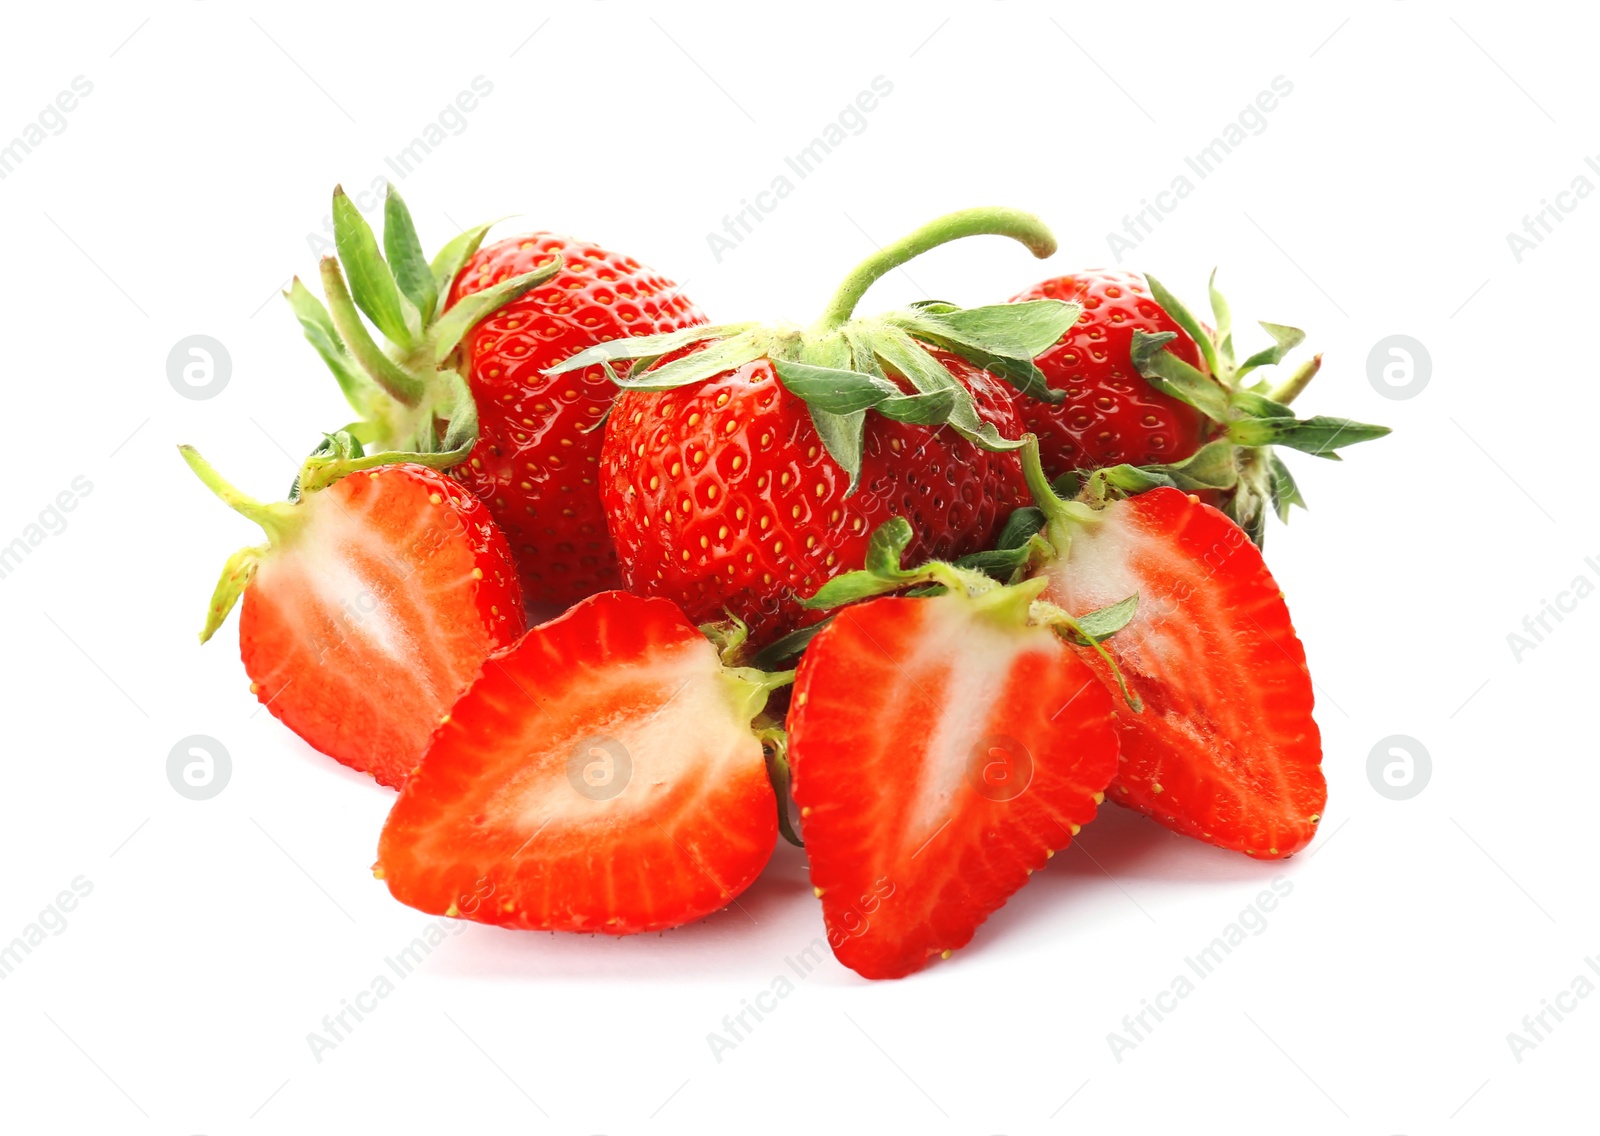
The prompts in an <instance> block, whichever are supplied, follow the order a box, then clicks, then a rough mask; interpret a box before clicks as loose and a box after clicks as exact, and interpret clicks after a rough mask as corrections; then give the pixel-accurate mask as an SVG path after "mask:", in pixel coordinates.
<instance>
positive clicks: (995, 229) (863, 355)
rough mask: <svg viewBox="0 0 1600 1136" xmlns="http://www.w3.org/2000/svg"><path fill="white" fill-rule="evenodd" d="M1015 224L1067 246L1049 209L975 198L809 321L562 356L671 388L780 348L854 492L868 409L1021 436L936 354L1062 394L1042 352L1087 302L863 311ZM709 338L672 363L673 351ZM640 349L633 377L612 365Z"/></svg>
mask: <svg viewBox="0 0 1600 1136" xmlns="http://www.w3.org/2000/svg"><path fill="white" fill-rule="evenodd" d="M979 235H992V236H1006V237H1010V238H1012V239H1013V240H1016V241H1018V242H1020V243H1021V244H1023V245H1025V246H1026V247H1027V248H1028V249H1029V250H1030V251H1031V252H1033V254H1034V255H1035V256H1040V257H1045V256H1049V255H1050V254H1051V253H1053V252H1054V251H1055V238H1054V237H1053V236H1051V234H1050V231H1049V229H1047V228H1046V227H1045V226H1044V223H1043V222H1041V221H1040V220H1039V219H1038V218H1036V217H1034V216H1032V215H1030V214H1027V213H1022V212H1019V211H1017V210H1015V209H1003V208H980V209H966V210H961V211H959V212H956V213H951V214H949V215H947V216H945V217H941V218H939V219H937V220H935V221H933V222H931V223H929V224H928V225H925V226H923V227H922V228H921V229H918V230H917V231H916V232H914V233H912V234H910V235H909V236H907V237H905V238H903V239H902V240H899V241H896V242H895V243H894V244H891V245H888V246H887V247H885V248H883V249H881V250H879V251H878V252H877V253H874V254H873V255H872V256H870V257H868V258H867V259H866V260H864V261H863V262H862V263H861V264H860V265H858V266H857V267H856V268H855V269H854V270H853V271H852V272H851V273H850V274H849V275H848V276H846V278H845V280H844V282H843V283H842V284H841V285H840V286H839V289H838V291H837V292H836V293H835V294H834V296H833V298H832V299H831V300H830V301H829V303H828V305H827V307H826V308H825V309H824V310H823V314H822V316H821V318H820V319H818V320H817V322H816V323H815V324H813V325H812V326H811V327H809V328H799V327H795V326H792V325H781V326H767V325H762V324H756V323H741V324H724V325H720V326H712V327H696V328H689V329H686V330H684V331H678V332H672V333H670V334H667V335H652V336H644V337H640V338H637V339H625V340H621V341H617V342H610V343H602V344H599V345H597V346H595V347H592V348H590V349H589V350H587V351H584V352H581V353H580V354H577V355H574V356H573V357H572V358H570V359H568V360H566V361H565V362H563V363H560V364H558V365H557V366H555V367H552V368H551V369H550V370H549V371H548V372H547V373H548V374H552V375H554V374H561V373H563V372H566V371H573V370H579V369H582V368H584V367H591V366H596V365H599V366H604V367H606V368H607V370H608V373H610V374H611V377H612V379H613V380H614V381H615V382H616V383H617V385H618V386H619V387H621V388H622V389H624V390H639V391H664V390H673V389H675V388H677V387H682V386H688V385H690V384H692V383H699V382H704V381H705V380H707V379H709V378H711V377H713V376H715V375H718V374H721V373H723V372H725V371H731V370H735V369H737V368H739V367H742V366H745V365H746V364H748V363H752V362H754V361H756V360H757V359H763V358H765V359H769V360H771V362H772V364H773V369H774V370H775V371H776V373H777V376H778V381H779V382H780V383H782V384H783V386H784V387H785V389H787V390H788V391H789V392H790V393H791V394H793V395H795V396H796V397H798V398H800V399H801V400H802V401H804V402H805V403H806V405H807V407H808V409H809V410H810V412H811V420H812V423H813V424H814V425H815V426H816V429H817V434H818V436H819V437H820V438H821V440H822V444H823V446H824V447H825V448H826V449H827V451H828V454H829V456H831V457H832V458H833V460H834V461H835V462H837V463H838V464H839V465H840V466H841V467H842V468H843V469H844V470H845V471H846V472H847V473H848V474H849V475H850V491H851V492H854V491H855V488H856V484H857V481H858V480H859V478H860V474H861V457H862V444H863V434H864V431H865V425H866V415H867V413H868V412H869V411H870V412H872V413H876V414H881V415H883V416H884V417H885V418H889V419H892V420H894V421H898V422H911V423H916V424H919V425H925V426H945V425H948V426H950V427H951V428H952V429H953V430H955V431H956V433H958V434H959V435H961V436H962V437H964V438H966V439H967V440H969V441H971V442H973V443H975V444H976V445H979V446H982V447H984V448H985V449H989V450H996V451H1001V450H1014V449H1017V448H1018V447H1019V446H1020V445H1021V443H1020V442H1019V441H1017V440H1015V439H1009V438H1005V437H1002V436H1001V435H1000V433H999V431H998V430H996V429H995V427H994V424H993V423H991V422H988V421H986V420H985V419H984V418H983V417H982V416H981V415H980V414H979V413H978V408H977V405H976V403H975V402H974V401H973V399H972V396H971V394H970V393H968V391H967V389H966V388H965V387H963V386H962V385H961V383H960V382H959V381H958V380H957V379H956V378H955V376H953V375H952V374H951V373H950V371H949V370H948V369H947V368H946V367H945V366H944V364H942V363H940V362H939V360H938V359H937V358H936V357H935V356H934V354H933V351H935V350H937V351H944V352H948V353H950V354H954V355H957V356H959V357H961V358H962V359H965V360H966V361H967V362H969V363H971V364H972V365H974V366H976V367H980V368H982V369H984V370H986V371H988V372H990V373H991V374H994V375H996V376H998V377H999V378H1001V379H1004V380H1005V381H1007V382H1009V383H1011V384H1012V385H1013V386H1015V387H1016V388H1017V389H1018V390H1020V391H1022V392H1023V393H1025V394H1027V395H1029V396H1030V397H1033V398H1038V399H1041V400H1044V401H1047V402H1059V401H1061V398H1062V395H1061V394H1060V393H1059V392H1056V391H1052V390H1050V388H1049V386H1048V384H1047V383H1046V382H1045V378H1044V375H1043V374H1042V373H1041V372H1040V371H1039V369H1038V367H1036V366H1035V365H1034V363H1033V360H1034V358H1035V357H1036V356H1038V355H1039V354H1041V353H1042V352H1043V351H1044V350H1045V349H1046V348H1048V347H1049V346H1050V345H1051V344H1052V343H1054V342H1056V340H1058V339H1060V338H1061V336H1062V334H1063V333H1064V332H1065V331H1066V330H1067V328H1069V327H1071V326H1072V324H1073V322H1074V321H1076V320H1077V318H1078V317H1079V316H1080V315H1081V314H1082V309H1081V308H1079V307H1078V305H1076V304H1067V303H1062V302H1060V301H1058V300H1033V301H1029V302H1027V303H1020V304H997V305H994V306H991V307H982V308H959V307H957V306H956V305H954V304H949V303H944V302H942V301H923V302H919V303H915V304H912V305H910V306H909V307H907V308H905V309H902V310H899V311H894V312H889V313H886V314H883V315H879V316H871V317H861V318H856V317H855V316H854V314H853V313H854V311H855V307H856V305H857V303H859V302H860V300H861V297H862V296H863V295H865V293H866V291H867V289H868V288H870V287H871V286H872V284H873V283H874V282H875V281H877V280H878V279H879V278H881V277H882V276H883V275H884V274H885V273H887V272H889V271H890V270H892V269H894V268H895V267H897V266H899V265H901V264H904V263H905V262H906V261H908V260H910V259H911V258H913V257H916V256H920V255H921V254H922V253H924V252H927V251H928V250H930V249H933V248H936V247H938V246H939V245H942V244H945V243H947V242H949V241H953V240H958V239H960V238H963V237H970V236H979ZM697 344H704V345H705V346H704V347H703V348H702V349H701V350H699V351H695V352H693V353H690V354H686V355H681V356H679V357H677V358H674V359H672V360H671V361H670V362H666V363H662V362H661V359H662V358H663V357H665V356H668V355H672V354H674V353H676V352H680V351H682V350H683V349H685V348H688V347H692V346H695V345H697ZM622 360H628V361H630V362H631V364H632V365H631V367H630V368H629V370H628V374H627V376H626V377H618V376H617V375H616V373H615V372H614V371H611V370H610V365H611V364H612V363H614V362H619V361H622Z"/></svg>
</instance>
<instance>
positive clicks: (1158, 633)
mask: <svg viewBox="0 0 1600 1136" xmlns="http://www.w3.org/2000/svg"><path fill="white" fill-rule="evenodd" d="M1023 462H1024V466H1025V467H1026V468H1029V473H1030V484H1032V485H1033V486H1034V495H1035V498H1036V500H1038V501H1039V503H1040V506H1041V508H1042V509H1043V512H1044V514H1045V516H1046V517H1047V518H1048V520H1047V523H1046V524H1045V526H1044V530H1043V533H1042V541H1043V547H1044V548H1045V549H1046V550H1047V551H1046V552H1045V553H1044V554H1043V555H1042V556H1040V555H1037V554H1036V555H1035V560H1036V564H1035V567H1034V568H1033V572H1034V574H1035V575H1036V576H1037V577H1038V578H1040V579H1043V580H1046V581H1048V586H1047V587H1046V589H1045V591H1044V592H1043V594H1042V598H1044V599H1046V600H1049V601H1050V602H1052V603H1055V604H1057V605H1059V606H1060V607H1062V608H1064V609H1066V610H1067V611H1070V612H1082V611H1091V610H1095V609H1099V608H1102V607H1104V606H1105V605H1106V604H1108V603H1115V602H1117V601H1119V600H1121V599H1122V598H1123V597H1126V596H1130V595H1132V594H1135V593H1136V594H1137V595H1138V605H1137V608H1136V610H1135V611H1134V613H1133V615H1132V618H1131V620H1130V621H1129V622H1128V623H1127V624H1126V626H1124V627H1123V628H1122V629H1121V630H1120V631H1118V632H1117V633H1116V634H1115V635H1113V636H1111V637H1110V638H1109V639H1107V640H1106V641H1105V643H1104V648H1103V649H1104V650H1105V651H1106V652H1108V653H1109V656H1110V658H1111V659H1114V660H1115V661H1116V664H1117V668H1118V669H1119V670H1120V672H1121V674H1120V679H1121V681H1123V682H1125V683H1126V689H1127V691H1128V692H1129V693H1130V694H1131V695H1132V697H1133V699H1134V700H1135V701H1136V702H1140V703H1142V704H1143V709H1142V711H1141V712H1134V711H1133V710H1131V709H1130V708H1128V707H1127V706H1125V705H1119V706H1118V707H1117V718H1118V728H1119V731H1120V733H1121V736H1122V767H1121V769H1120V771H1119V772H1118V774H1117V779H1116V781H1115V782H1114V783H1113V784H1112V786H1111V792H1110V796H1111V799H1112V800H1114V801H1116V802H1118V803H1119V804H1125V805H1127V806H1129V807H1130V808H1134V809H1137V810H1138V811H1140V812H1142V813H1145V814H1147V815H1149V816H1151V817H1154V818H1155V819H1156V820H1158V821H1160V822H1161V823H1162V824H1164V825H1166V826H1167V827H1168V828H1170V829H1172V830H1173V831H1175V832H1181V833H1183V834H1185V835H1187V836H1193V837H1195V838H1197V839H1200V840H1204V841H1206V842H1208V843H1211V844H1215V845H1217V846H1219V847H1222V848H1232V849H1236V850H1238V851H1240V852H1244V853H1246V854H1248V855H1251V856H1258V857H1261V858H1263V859H1276V858H1279V857H1283V856H1288V855H1290V854H1292V853H1294V852H1297V851H1299V850H1300V849H1301V848H1304V847H1305V846H1306V845H1307V844H1309V843H1310V842H1311V838H1312V837H1313V836H1314V835H1315V834H1316V830H1317V823H1318V822H1319V821H1320V820H1321V818H1322V812H1323V809H1324V807H1325V805H1326V804H1327V797H1328V790H1327V783H1326V781H1325V780H1324V778H1323V775H1322V767H1321V763H1322V744H1321V735H1320V734H1319V732H1318V730H1317V724H1316V721H1315V720H1314V719H1313V718H1312V715H1311V710H1312V703H1313V693H1312V686H1311V675H1310V672H1309V671H1308V670H1307V668H1306V654H1305V648H1304V647H1303V646H1302V645H1301V643H1300V639H1299V637H1298V636H1296V635H1295V631H1294V626H1293V624H1292V623H1291V622H1290V619H1289V609H1288V607H1287V606H1286V605H1285V604H1284V601H1283V592H1282V590H1281V589H1280V588H1279V587H1278V583H1277V581H1276V580H1274V579H1273V578H1272V573H1271V572H1269V571H1268V570H1267V566H1266V563H1265V561H1263V560H1262V558H1261V552H1260V550H1259V549H1258V548H1257V547H1256V546H1255V545H1254V544H1253V543H1252V542H1251V540H1250V538H1249V536H1248V535H1247V534H1246V533H1245V532H1244V530H1243V529H1241V528H1240V527H1239V526H1238V525H1236V524H1234V523H1233V521H1231V520H1229V519H1228V518H1227V517H1225V516H1224V515H1223V514H1222V513H1221V512H1219V511H1218V510H1216V509H1214V508H1212V507H1211V506H1210V505H1207V504H1204V503H1203V502H1201V501H1200V500H1199V499H1198V498H1197V497H1195V496H1193V495H1187V494H1184V493H1180V492H1178V491H1177V490H1175V489H1168V488H1158V489H1152V490H1150V491H1149V492H1147V493H1141V494H1139V495H1137V496H1134V497H1129V498H1126V499H1123V500H1111V501H1107V502H1105V503H1103V504H1102V505H1101V506H1100V507H1099V508H1090V507H1088V506H1086V505H1085V504H1084V503H1081V502H1079V503H1072V504H1068V503H1066V502H1063V501H1061V500H1059V499H1057V498H1055V497H1054V495H1053V494H1050V491H1049V487H1048V486H1047V485H1045V484H1044V477H1043V474H1042V473H1040V472H1039V469H1038V465H1037V464H1036V462H1035V460H1034V458H1033V457H1032V454H1031V450H1029V451H1025V455H1024V459H1023ZM1035 547H1036V548H1037V547H1039V546H1038V545H1036V546H1035ZM1085 658H1086V660H1087V661H1088V662H1089V664H1090V665H1091V666H1093V667H1095V668H1096V669H1097V671H1098V672H1099V673H1100V674H1101V676H1102V678H1104V679H1105V680H1106V681H1107V682H1114V681H1116V676H1113V674H1112V673H1111V668H1110V667H1109V666H1107V665H1106V663H1105V661H1104V660H1102V659H1101V658H1099V657H1095V656H1092V655H1089V654H1085Z"/></svg>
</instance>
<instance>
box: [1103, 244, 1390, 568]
mask: <svg viewBox="0 0 1600 1136" xmlns="http://www.w3.org/2000/svg"><path fill="white" fill-rule="evenodd" d="M1216 277H1217V274H1216V272H1215V271H1213V272H1212V274H1211V281H1210V284H1209V290H1210V294H1211V311H1212V316H1213V318H1214V320H1215V322H1216V327H1215V329H1214V330H1210V331H1208V330H1207V329H1206V328H1205V327H1204V326H1203V325H1202V324H1201V323H1200V321H1199V320H1198V319H1196V318H1195V316H1194V314H1193V313H1192V312H1190V311H1189V309H1188V308H1186V307H1185V306H1184V305H1183V303H1182V301H1180V300H1179V299H1178V298H1177V297H1176V296H1174V295H1173V294H1172V293H1171V292H1169V291H1168V290H1167V289H1166V288H1165V287H1164V286H1163V285H1162V284H1161V282H1160V281H1159V280H1157V279H1156V278H1155V277H1153V276H1150V275H1148V274H1146V276H1145V279H1146V280H1147V281H1148V282H1149V284H1150V294H1151V296H1152V297H1153V298H1154V299H1155V301H1156V303H1158V304H1160V305H1161V307H1162V308H1163V309H1164V310H1165V311H1166V313H1167V314H1168V315H1169V316H1171V317H1172V319H1173V321H1174V322H1175V323H1177V324H1178V326H1179V327H1181V328H1183V330H1184V331H1185V332H1186V333H1188V335H1189V338H1191V339H1193V340H1194V342H1195V343H1196V344H1197V345H1198V346H1199V348H1200V353H1201V356H1202V358H1203V359H1204V361H1205V365H1206V372H1209V373H1206V372H1202V371H1200V370H1198V369H1196V368H1195V367H1192V366H1190V365H1189V364H1188V363H1186V362H1184V361H1183V360H1182V359H1180V358H1178V356H1176V355H1174V354H1173V353H1172V352H1170V351H1168V350H1166V345H1167V344H1168V343H1169V342H1171V341H1172V340H1173V339H1174V338H1176V333H1174V332H1161V333H1160V334H1156V335H1151V334H1150V333H1148V332H1144V331H1136V332H1134V334H1133V347H1132V350H1131V355H1132V361H1133V365H1134V366H1135V367H1136V368H1137V369H1138V371H1139V373H1140V374H1141V375H1143V376H1144V377H1145V379H1146V380H1147V381H1149V383H1150V385H1151V386H1153V387H1155V388H1156V389H1157V390H1160V391H1162V392H1163V393H1165V394H1168V395H1170V396H1172V397H1173V398H1176V399H1179V400H1181V401H1183V402H1186V403H1188V404H1189V405H1190V406H1193V407H1194V408H1195V409H1196V410H1199V411H1200V412H1201V413H1202V414H1204V415H1205V416H1206V417H1207V418H1208V419H1209V420H1210V421H1211V423H1212V430H1213V433H1214V434H1215V435H1216V436H1215V438H1214V440H1213V441H1211V442H1209V443H1208V444H1207V445H1205V446H1203V447H1202V448H1201V449H1200V450H1198V451H1197V452H1196V453H1194V454H1193V455H1191V456H1190V457H1189V458H1187V459H1185V460H1183V461H1180V462H1174V463H1171V464H1167V465H1149V466H1130V465H1120V466H1112V467H1109V468H1106V469H1100V470H1096V471H1094V472H1093V473H1091V474H1089V475H1087V479H1086V481H1085V482H1084V484H1083V486H1082V492H1083V495H1084V497H1085V499H1088V500H1091V501H1098V500H1102V499H1103V498H1104V497H1105V496H1106V495H1107V494H1111V493H1117V494H1134V493H1142V492H1144V491H1146V490H1148V489H1153V488H1156V487H1157V486H1163V485H1164V486H1170V487H1173V488H1176V489H1181V490H1183V491H1184V492H1186V493H1192V492H1199V491H1204V490H1217V491H1220V493H1221V494H1222V499H1223V509H1224V512H1226V513H1227V514H1228V515H1229V516H1230V517H1231V518H1232V519H1233V520H1234V521H1235V522H1236V523H1237V524H1238V525H1239V526H1240V527H1241V528H1243V529H1244V530H1245V531H1246V532H1247V533H1249V534H1250V538H1251V539H1252V540H1253V541H1255V543H1256V544H1258V545H1259V544H1260V543H1261V542H1262V539H1263V537H1264V534H1265V527H1266V515H1267V512H1268V511H1269V509H1270V510H1271V511H1273V512H1276V513H1277V514H1278V516H1279V517H1280V518H1281V519H1282V520H1285V521H1287V520H1288V519H1289V510H1290V508H1291V506H1294V505H1299V506H1301V507H1302V508H1304V507H1305V500H1304V498H1302V497H1301V496H1300V492H1299V489H1298V488H1297V487H1296V485H1295V482H1294V478H1293V477H1292V476H1291V475H1290V474H1289V471H1288V468H1287V467H1286V466H1285V465H1284V464H1283V461H1282V459H1280V458H1279V457H1278V455H1277V454H1276V453H1275V452H1274V450H1273V447H1274V446H1287V447H1289V448H1290V449H1296V450H1301V451H1303V452H1305V453H1308V454H1314V455H1316V456H1317V457H1322V458H1328V459H1330V460H1333V461H1337V460H1339V454H1338V452H1337V451H1338V450H1340V449H1342V448H1343V447H1345V446H1350V445H1354V444H1355V443H1357V442H1366V441H1370V440H1371V439H1373V438H1381V437H1383V436H1384V435H1385V434H1387V433H1389V428H1388V427H1387V426H1371V425H1368V424H1366V423H1363V422H1354V421H1351V420H1350V419H1348V418H1332V417H1327V416H1324V415H1317V416H1315V417H1312V418H1296V417H1295V415H1294V412H1293V411H1292V410H1291V409H1290V407H1289V404H1290V403H1292V402H1293V401H1294V400H1295V398H1297V397H1298V396H1299V395H1300V393H1301V392H1302V391H1304V390H1305V388H1306V386H1307V385H1308V384H1309V383H1310V382H1311V380H1312V379H1313V378H1315V377H1316V375H1317V372H1318V371H1319V370H1320V369H1321V367H1322V356H1321V355H1314V356H1312V357H1311V358H1310V359H1309V360H1307V361H1306V362H1304V363H1302V364H1301V365H1300V366H1298V367H1296V368H1295V369H1294V370H1293V371H1292V372H1291V373H1290V374H1289V375H1288V377H1287V378H1285V379H1282V380H1281V381H1280V382H1278V383H1276V384H1274V383H1272V382H1270V381H1269V380H1267V379H1265V378H1262V377H1259V376H1258V377H1256V378H1255V379H1254V380H1253V381H1250V382H1248V383H1247V382H1246V380H1248V379H1250V377H1251V376H1252V375H1253V374H1254V373H1255V372H1256V371H1258V370H1260V369H1262V368H1264V367H1275V366H1277V365H1278V364H1280V363H1282V362H1283V360H1284V358H1285V357H1286V356H1287V355H1288V354H1289V353H1290V352H1291V351H1293V350H1294V349H1295V348H1296V347H1298V346H1299V345H1300V344H1301V343H1302V342H1303V341H1304V340H1305V333H1304V332H1303V331H1301V330H1300V329H1298V328H1293V327H1286V326H1284V325H1282V324H1275V323H1265V322H1263V323H1262V324H1261V327H1262V329H1263V330H1265V331H1266V333H1267V334H1268V335H1269V336H1270V337H1271V338H1272V343H1271V345H1270V346H1268V347H1264V348H1262V349H1261V350H1260V351H1257V352H1256V353H1255V354H1253V355H1250V356H1249V357H1247V358H1246V359H1244V360H1243V361H1239V360H1238V359H1237V358H1236V356H1235V354H1234V343H1233V315H1232V312H1231V311H1230V309H1229V307H1228V302H1227V301H1226V300H1225V299H1224V298H1223V296H1222V294H1221V293H1220V292H1219V291H1217V287H1216Z"/></svg>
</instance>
